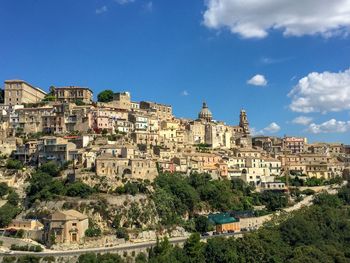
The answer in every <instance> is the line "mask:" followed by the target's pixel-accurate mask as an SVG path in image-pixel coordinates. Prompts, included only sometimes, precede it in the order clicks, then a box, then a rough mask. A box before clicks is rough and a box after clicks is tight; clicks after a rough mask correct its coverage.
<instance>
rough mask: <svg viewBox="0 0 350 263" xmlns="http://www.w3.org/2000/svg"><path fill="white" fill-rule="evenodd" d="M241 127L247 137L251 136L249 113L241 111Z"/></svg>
mask: <svg viewBox="0 0 350 263" xmlns="http://www.w3.org/2000/svg"><path fill="white" fill-rule="evenodd" d="M239 126H240V127H242V128H243V131H244V133H245V134H246V135H249V134H250V131H249V122H248V118H247V113H246V112H245V110H243V109H241V112H240V114H239Z"/></svg>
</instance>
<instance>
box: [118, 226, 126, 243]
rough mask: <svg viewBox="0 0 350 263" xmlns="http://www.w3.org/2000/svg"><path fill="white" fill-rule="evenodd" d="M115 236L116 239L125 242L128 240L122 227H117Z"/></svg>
mask: <svg viewBox="0 0 350 263" xmlns="http://www.w3.org/2000/svg"><path fill="white" fill-rule="evenodd" d="M116 235H117V238H124V239H125V240H129V234H128V231H127V230H126V229H125V228H123V227H119V228H118V229H117V231H116Z"/></svg>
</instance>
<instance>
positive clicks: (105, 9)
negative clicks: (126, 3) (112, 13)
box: [95, 5, 108, 15]
mask: <svg viewBox="0 0 350 263" xmlns="http://www.w3.org/2000/svg"><path fill="white" fill-rule="evenodd" d="M107 11H108V8H107V6H105V5H104V6H102V7H100V8H97V9H96V11H95V12H96V14H98V15H100V14H102V13H105V12H107Z"/></svg>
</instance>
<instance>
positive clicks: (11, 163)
mask: <svg viewBox="0 0 350 263" xmlns="http://www.w3.org/2000/svg"><path fill="white" fill-rule="evenodd" d="M6 168H7V169H16V170H20V169H22V168H23V164H22V163H21V162H20V161H18V160H13V159H9V160H8V161H7V163H6Z"/></svg>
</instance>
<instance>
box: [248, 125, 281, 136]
mask: <svg viewBox="0 0 350 263" xmlns="http://www.w3.org/2000/svg"><path fill="white" fill-rule="evenodd" d="M280 130H281V127H280V126H279V125H278V124H277V123H276V122H272V123H270V124H269V125H268V126H267V127H265V128H264V129H261V130H259V131H257V130H256V129H255V128H251V129H250V132H251V134H252V135H253V136H256V135H263V134H266V133H276V132H279V131H280Z"/></svg>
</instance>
